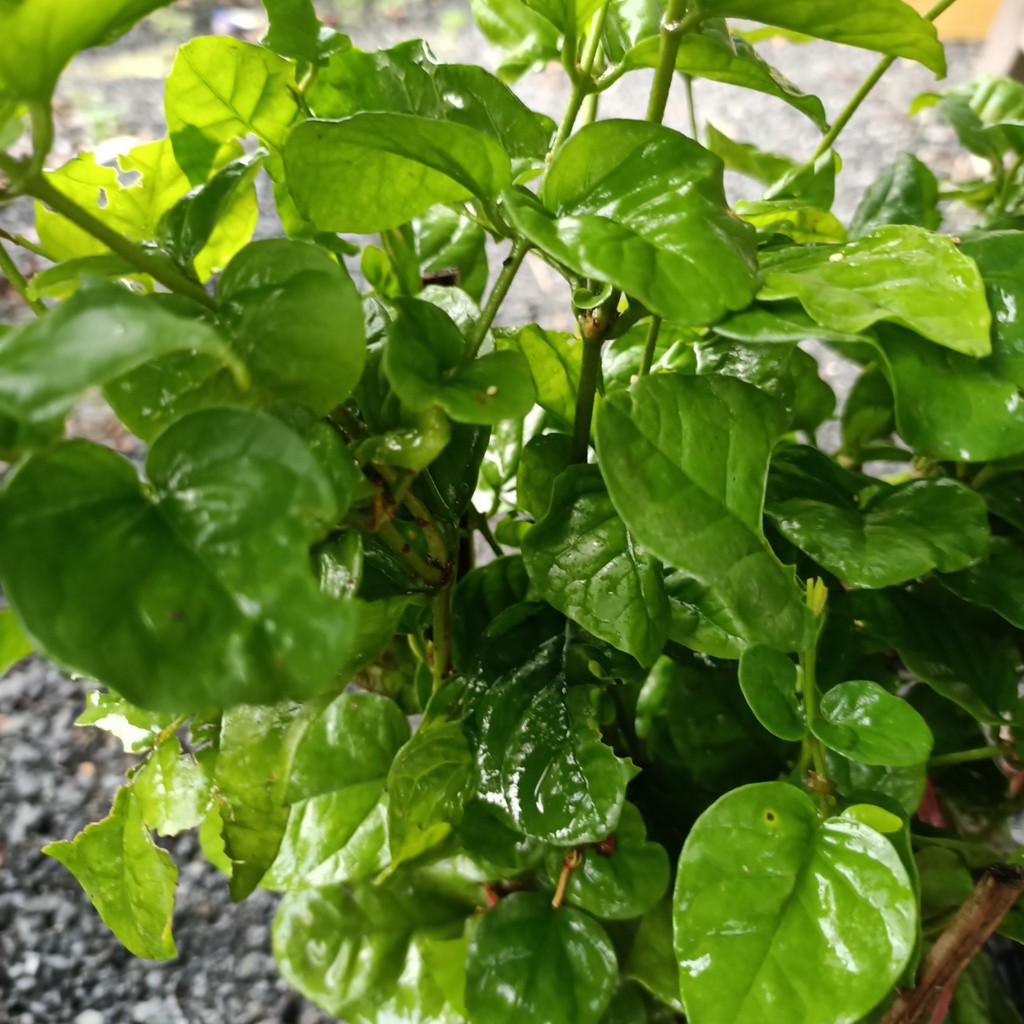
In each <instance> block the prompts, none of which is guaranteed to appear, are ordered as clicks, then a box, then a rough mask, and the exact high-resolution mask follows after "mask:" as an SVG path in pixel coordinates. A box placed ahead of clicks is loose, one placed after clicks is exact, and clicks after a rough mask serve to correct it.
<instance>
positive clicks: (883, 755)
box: [811, 680, 933, 767]
mask: <svg viewBox="0 0 1024 1024" xmlns="http://www.w3.org/2000/svg"><path fill="white" fill-rule="evenodd" d="M818 713H819V715H820V717H819V718H815V720H814V721H813V722H811V732H813V733H814V735H815V736H817V737H818V739H819V740H821V742H822V743H824V744H825V746H827V747H829V748H831V749H832V750H835V751H836V752H837V753H840V754H842V755H843V756H844V757H848V758H850V759H852V760H854V761H862V762H863V763H865V764H876V765H893V766H896V767H900V766H902V765H913V764H922V763H923V762H925V761H927V760H928V755H929V754H931V751H932V743H933V739H932V732H931V729H929V728H928V723H927V722H925V720H924V719H923V718H922V717H921V716H920V715H919V714H918V712H917V711H915V710H914V709H913V708H912V707H911V706H910V705H909V704H908V703H907V702H906V701H905V700H901V699H900V698H899V697H894V696H893V695H892V694H891V693H889V692H888V691H887V690H884V689H883V688H882V687H881V686H879V685H878V683H872V682H869V681H866V680H857V681H855V682H850V683H840V684H839V685H838V686H833V687H832V689H831V690H829V691H828V692H827V693H826V694H825V695H824V697H822V698H821V703H820V705H819V708H818Z"/></svg>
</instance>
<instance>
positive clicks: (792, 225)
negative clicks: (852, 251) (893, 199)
mask: <svg viewBox="0 0 1024 1024" xmlns="http://www.w3.org/2000/svg"><path fill="white" fill-rule="evenodd" d="M736 213H737V214H739V216H740V217H742V218H743V219H744V220H745V221H746V222H747V223H748V224H750V225H751V227H754V228H756V229H757V235H758V238H759V239H760V240H761V241H763V242H768V241H770V240H771V239H772V238H774V237H775V236H776V235H785V236H786V238H789V239H792V241H794V242H798V243H800V244H801V245H804V244H809V243H830V242H845V241H846V228H845V227H843V224H842V222H841V221H840V220H839V218H838V217H836V215H835V214H834V213H832V212H831V211H829V210H822V209H819V208H818V207H817V206H815V205H813V203H812V202H811V201H809V200H807V199H772V200H769V199H766V200H762V201H760V202H744V201H742V200H741V201H740V202H738V203H737V204H736Z"/></svg>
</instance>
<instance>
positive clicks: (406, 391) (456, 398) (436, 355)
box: [384, 299, 535, 424]
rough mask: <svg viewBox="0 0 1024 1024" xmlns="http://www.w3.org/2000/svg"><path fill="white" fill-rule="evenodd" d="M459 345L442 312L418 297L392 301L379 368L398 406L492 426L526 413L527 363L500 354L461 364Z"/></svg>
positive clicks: (530, 397)
mask: <svg viewBox="0 0 1024 1024" xmlns="http://www.w3.org/2000/svg"><path fill="white" fill-rule="evenodd" d="M464 346H465V342H464V341H463V338H462V334H461V333H460V331H459V329H458V327H457V326H456V324H455V322H454V321H453V320H452V319H451V317H450V316H448V314H447V313H445V312H444V310H442V309H439V308H438V307H437V306H435V305H433V304H432V303H429V302H423V301H422V300H419V299H399V300H397V301H396V303H395V317H394V319H393V320H392V321H391V324H390V326H389V329H388V343H387V347H386V348H385V351H384V370H385V372H386V373H387V375H388V378H389V379H390V381H391V385H392V387H393V388H394V389H395V393H396V394H397V395H398V396H399V398H401V400H402V402H403V403H404V404H405V405H406V406H407V407H408V408H410V409H412V410H415V411H417V412H420V411H423V410H426V409H428V408H429V407H430V406H431V405H434V404H435V403H436V404H438V405H440V406H441V407H442V408H443V409H444V410H445V412H447V413H448V415H449V416H451V418H452V419H453V420H456V421H457V422H461V423H480V424H487V423H496V422H498V421H499V420H503V419H511V418H518V417H521V416H524V415H525V414H526V413H527V412H529V410H530V409H531V408H532V407H533V403H534V398H535V393H534V387H533V380H532V377H531V375H530V370H529V367H528V366H527V365H526V360H525V359H523V357H522V356H521V355H519V354H518V353H517V352H512V351H504V352H491V353H488V354H487V355H484V356H481V357H480V358H478V359H475V360H473V361H472V362H470V363H463V361H462V359H463V349H464Z"/></svg>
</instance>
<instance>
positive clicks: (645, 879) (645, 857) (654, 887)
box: [547, 803, 670, 921]
mask: <svg viewBox="0 0 1024 1024" xmlns="http://www.w3.org/2000/svg"><path fill="white" fill-rule="evenodd" d="M612 835H613V837H614V845H613V846H611V849H610V850H608V849H601V848H599V847H598V846H587V847H584V848H583V850H582V851H581V853H582V856H583V861H582V863H581V864H580V866H579V867H578V868H576V869H575V870H574V871H572V872H571V873H570V874H569V880H568V882H567V883H566V886H565V899H566V901H567V902H569V903H575V904H576V906H578V907H582V908H583V909H584V910H585V911H587V913H590V914H593V915H594V916H595V917H602V918H605V919H607V920H610V921H624V920H628V919H629V918H633V917H640V915H642V914H645V913H647V911H648V910H650V909H651V908H652V907H653V906H654V905H655V904H656V903H657V902H658V900H660V899H661V897H662V896H664V895H665V892H666V890H667V889H668V883H669V874H670V870H669V863H668V854H666V853H665V848H664V847H663V846H661V845H660V844H659V843H652V842H649V841H648V839H647V829H646V827H645V825H644V819H643V817H642V816H641V814H640V812H639V811H638V810H637V809H636V807H634V806H633V804H629V803H627V804H625V805H624V806H623V808H622V817H621V818H620V819H619V824H618V825H617V826H616V828H615V831H614V832H613V833H612ZM609 845H611V844H609ZM564 854H565V851H564V850H562V849H556V850H553V851H552V852H551V853H550V854H549V855H548V859H547V869H548V875H549V876H550V877H551V878H552V879H557V878H558V876H559V873H560V872H561V869H562V860H563V856H564Z"/></svg>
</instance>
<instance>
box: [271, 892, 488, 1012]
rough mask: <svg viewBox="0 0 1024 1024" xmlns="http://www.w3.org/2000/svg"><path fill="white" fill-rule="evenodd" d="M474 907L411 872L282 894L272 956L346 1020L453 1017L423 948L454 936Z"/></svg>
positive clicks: (299, 985) (293, 981)
mask: <svg viewBox="0 0 1024 1024" xmlns="http://www.w3.org/2000/svg"><path fill="white" fill-rule="evenodd" d="M473 909H474V907H473V904H472V902H468V903H467V902H466V901H464V900H463V899H460V898H458V897H457V896H454V895H452V894H450V893H447V892H445V891H443V890H442V889H440V888H438V887H431V885H430V883H429V881H428V880H426V879H417V878H416V877H415V876H413V878H411V879H410V878H405V877H402V878H399V877H396V878H392V879H390V880H389V881H388V883H387V884H386V885H382V886H377V885H371V884H369V883H363V884H361V885H357V886H352V887H347V886H332V887H329V888H319V889H307V890H304V891H303V892H295V893H289V894H288V895H287V896H285V898H284V899H283V900H282V901H281V905H280V907H279V908H278V912H277V917H276V919H275V921H274V933H273V934H274V956H275V957H276V958H277V965H278V968H279V969H280V971H281V973H282V974H283V975H284V977H285V980H286V981H287V982H288V983H289V984H290V985H292V986H293V987H294V988H296V989H297V990H298V991H299V992H301V993H302V995H304V996H305V997H306V998H307V999H309V1000H311V1001H312V1002H314V1003H316V1004H317V1005H318V1006H320V1007H322V1008H323V1009H324V1010H326V1011H327V1012H328V1013H330V1014H332V1015H334V1016H336V1017H339V1018H341V1019H343V1020H346V1021H351V1022H352V1024H384V1022H385V1021H399V1020H401V1021H422V1022H423V1024H426V1022H427V1021H431V1022H437V1024H457V1021H458V1018H457V1017H455V1016H453V1015H452V1013H451V1011H450V1010H448V1009H447V1004H448V996H449V993H448V992H447V991H446V989H447V987H448V986H447V985H443V984H442V983H441V980H440V979H439V978H438V977H436V976H435V975H434V973H433V972H432V970H431V967H432V966H434V967H435V969H436V961H435V962H432V961H433V958H432V957H431V955H430V951H431V946H432V945H433V946H434V947H435V949H436V943H437V942H438V941H439V940H444V939H449V940H454V939H457V938H459V937H460V936H461V933H462V929H463V926H464V921H465V919H466V917H468V916H469V914H471V913H472V911H473ZM452 995H453V997H454V993H453V994H452Z"/></svg>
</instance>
